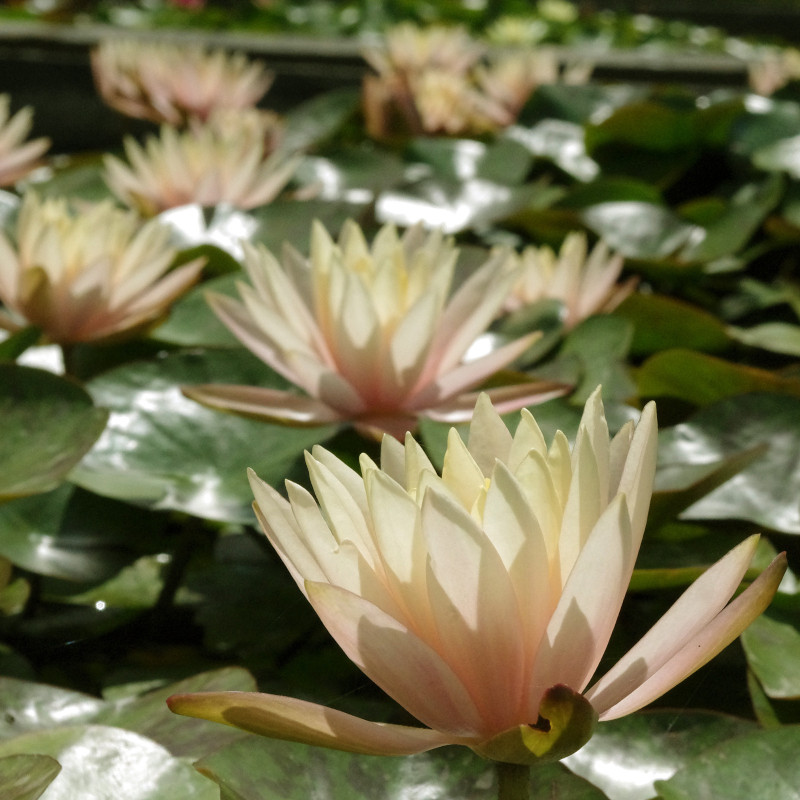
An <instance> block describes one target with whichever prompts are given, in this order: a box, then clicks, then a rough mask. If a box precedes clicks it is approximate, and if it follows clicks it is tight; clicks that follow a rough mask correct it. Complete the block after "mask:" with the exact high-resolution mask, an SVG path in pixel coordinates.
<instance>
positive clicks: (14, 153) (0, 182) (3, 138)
mask: <svg viewBox="0 0 800 800" xmlns="http://www.w3.org/2000/svg"><path fill="white" fill-rule="evenodd" d="M32 123H33V109H32V108H29V107H27V106H26V107H25V108H21V109H20V110H19V111H17V113H16V114H14V115H13V116H12V115H11V98H10V97H9V95H7V94H0V186H9V185H11V184H13V183H15V182H16V181H18V180H19V179H20V178H23V177H25V175H27V174H28V173H29V172H30V171H31V170H32V169H33V168H34V167H35V166H36V164H37V162H38V160H39V159H40V158H41V157H42V156H43V155H44V153H45V152H46V151H47V148H48V147H50V140H49V139H45V138H41V139H33V140H32V141H30V142H26V141H25V138H26V137H27V136H28V134H29V133H30V131H31V125H32Z"/></svg>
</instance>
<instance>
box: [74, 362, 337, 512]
mask: <svg viewBox="0 0 800 800" xmlns="http://www.w3.org/2000/svg"><path fill="white" fill-rule="evenodd" d="M192 383H233V384H248V385H258V386H270V387H272V388H280V389H286V388H288V386H289V384H287V382H286V381H285V380H283V379H282V378H280V377H279V376H278V375H276V374H275V373H274V372H272V370H270V369H269V368H268V367H267V366H265V365H264V364H263V363H262V362H261V361H259V360H258V359H257V358H255V356H253V355H251V354H250V352H249V351H246V350H243V349H237V350H219V351H213V350H208V351H201V352H191V353H176V354H172V355H168V356H165V357H164V358H161V359H158V360H156V361H149V362H139V363H133V364H129V365H125V366H123V367H120V368H118V369H115V370H112V371H110V372H108V373H105V374H104V375H102V376H101V377H99V378H96V379H95V380H93V381H92V382H91V383H90V384H89V390H90V391H91V392H92V394H93V395H94V397H95V398H96V400H97V401H98V402H99V403H102V404H103V405H105V406H107V407H108V408H110V409H111V417H110V419H109V423H108V427H107V429H106V431H105V433H104V435H103V436H102V437H101V438H100V440H99V441H98V442H97V444H96V446H95V447H94V448H93V449H92V450H91V452H90V453H89V454H88V455H87V456H86V458H85V459H84V461H83V463H82V464H81V465H80V467H79V468H78V469H76V470H74V471H73V474H72V477H73V479H74V480H75V481H76V482H77V483H78V484H80V485H81V486H84V487H85V488H87V489H90V490H91V491H94V492H96V493H97V494H101V495H104V496H107V497H114V498H117V499H122V500H126V501H128V502H133V503H137V504H141V505H145V506H148V507H150V508H157V509H171V510H176V511H185V512H187V513H190V514H193V515H195V516H199V517H203V518H205V519H214V520H221V521H230V522H252V521H253V514H252V510H251V507H250V506H251V504H252V500H253V497H252V493H251V491H250V486H249V484H248V482H247V476H246V470H247V468H248V467H252V468H253V469H255V471H256V472H257V473H258V474H259V475H260V476H261V477H262V478H263V479H264V480H266V481H269V482H272V483H275V484H278V483H279V482H282V481H283V479H284V478H286V477H287V476H288V475H290V474H292V472H293V470H295V469H297V467H298V464H299V463H300V461H301V460H302V454H303V451H304V450H305V449H306V448H307V447H310V446H311V445H312V444H315V443H316V442H319V441H321V440H323V439H325V438H327V437H328V436H330V435H331V433H332V432H333V430H334V428H332V427H331V426H327V427H319V428H305V429H301V428H290V427H283V426H279V425H271V424H269V423H266V422H260V421H254V420H250V419H245V418H243V417H239V416H235V415H233V414H225V413H222V412H219V411H213V410H211V409H208V408H205V407H204V406H201V405H200V404H199V403H195V402H194V401H192V400H189V399H188V398H186V397H184V396H183V394H181V386H182V385H185V384H192Z"/></svg>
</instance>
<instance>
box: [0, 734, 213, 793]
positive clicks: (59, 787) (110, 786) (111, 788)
mask: <svg viewBox="0 0 800 800" xmlns="http://www.w3.org/2000/svg"><path fill="white" fill-rule="evenodd" d="M20 754H30V755H47V756H50V757H51V758H54V759H56V760H57V761H58V763H59V764H61V767H62V769H61V772H59V774H58V775H57V776H56V777H55V779H54V780H53V782H52V783H51V784H50V785H49V786H48V788H47V794H46V798H47V800H75V798H77V797H80V798H85V799H86V800H101V799H102V798H107V797H114V798H115V800H116V799H117V798H118V800H175V798H177V797H180V798H181V800H218V797H219V792H218V790H217V788H216V786H215V785H214V784H213V783H212V782H211V781H209V780H208V779H206V778H204V777H203V776H202V775H199V774H198V773H197V772H196V771H195V770H194V769H193V768H192V767H191V766H189V765H188V764H187V763H186V762H184V761H182V760H180V759H178V758H175V757H173V756H172V755H170V754H169V752H168V751H167V750H166V749H164V748H163V747H161V745H158V744H156V743H155V742H153V741H151V740H150V739H146V738H145V737H144V736H140V735H139V734H136V733H132V732H131V731H124V730H122V729H120V728H109V727H106V726H101V725H76V726H70V727H64V728H54V729H52V730H46V731H36V732H34V733H28V734H25V735H23V736H18V737H16V738H14V739H8V740H6V741H4V742H0V758H3V757H5V756H11V755H20Z"/></svg>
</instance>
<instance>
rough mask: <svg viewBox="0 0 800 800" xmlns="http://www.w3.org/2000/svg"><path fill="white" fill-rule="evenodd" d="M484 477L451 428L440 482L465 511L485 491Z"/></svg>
mask: <svg viewBox="0 0 800 800" xmlns="http://www.w3.org/2000/svg"><path fill="white" fill-rule="evenodd" d="M486 477H487V476H485V475H484V474H483V472H481V469H480V467H479V466H478V465H477V463H476V462H475V459H474V458H473V457H472V453H470V452H469V449H468V448H467V445H466V444H464V440H463V439H462V438H461V436H460V435H459V433H458V431H457V430H456V429H455V428H451V429H450V432H449V433H448V435H447V450H446V452H445V454H444V466H443V467H442V480H443V481H444V483H445V484H446V485H447V487H448V488H449V489H450V491H451V492H452V493H453V495H455V496H456V497H457V498H458V499H459V502H460V503H461V505H462V507H463V508H465V509H466V510H467V511H470V510H471V509H472V506H473V505H474V504H475V501H476V500H477V499H478V497H479V496H480V495H481V494H482V493H483V491H484V490H485V488H486Z"/></svg>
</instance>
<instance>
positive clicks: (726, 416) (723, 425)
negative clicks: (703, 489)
mask: <svg viewBox="0 0 800 800" xmlns="http://www.w3.org/2000/svg"><path fill="white" fill-rule="evenodd" d="M764 445H766V446H767V450H766V452H765V453H764V455H763V456H761V457H760V458H759V459H757V460H756V461H754V462H753V464H751V465H750V466H749V467H747V468H746V469H744V470H742V471H741V472H739V473H738V474H737V475H735V476H734V477H732V478H731V479H730V480H729V481H727V482H726V483H724V484H723V485H722V486H720V487H719V488H718V489H716V490H715V491H713V492H711V494H709V495H706V497H704V498H703V499H702V500H700V501H699V502H697V503H695V504H694V505H693V506H691V507H690V508H689V509H688V510H687V511H686V512H684V514H683V517H684V518H686V519H746V520H751V521H752V522H755V523H756V524H757V525H765V526H767V527H768V528H773V529H774V530H778V531H783V532H785V533H793V534H798V533H800V503H799V502H798V498H799V497H800V398H797V397H789V396H781V395H775V394H748V395H741V396H734V397H729V398H726V399H725V400H721V401H720V402H717V403H714V404H712V405H709V406H707V407H706V408H703V409H701V410H700V411H698V412H697V413H695V414H694V415H693V416H692V417H691V418H690V419H689V420H688V421H686V422H684V423H681V424H679V425H676V426H674V427H673V428H669V429H667V430H664V431H662V432H661V434H660V436H659V461H660V463H661V464H665V465H669V464H683V465H691V464H710V463H713V462H719V461H722V460H723V459H725V458H728V457H730V456H732V455H734V454H736V453H742V452H744V451H747V450H750V449H751V448H754V447H759V446H764Z"/></svg>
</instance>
